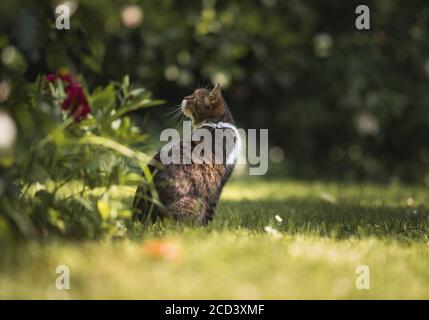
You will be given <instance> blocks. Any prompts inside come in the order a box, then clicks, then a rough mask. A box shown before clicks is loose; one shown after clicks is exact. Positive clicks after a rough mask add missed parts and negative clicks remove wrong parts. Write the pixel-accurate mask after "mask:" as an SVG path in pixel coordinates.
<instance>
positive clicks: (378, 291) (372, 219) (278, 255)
mask: <svg viewBox="0 0 429 320" xmlns="http://www.w3.org/2000/svg"><path fill="white" fill-rule="evenodd" d="M132 191H133V190H130V189H123V190H122V191H121V190H118V197H121V199H123V201H124V207H127V206H128V204H130V203H131V201H132ZM428 200H429V194H428V192H427V190H426V189H424V188H423V187H422V188H418V187H408V186H401V185H390V186H376V185H368V184H350V185H347V184H336V183H309V182H307V183H306V182H296V181H287V180H285V181H263V180H254V181H252V180H246V181H242V182H240V181H234V182H232V183H230V184H229V185H228V186H227V188H226V189H225V191H224V194H223V197H222V201H221V203H220V205H219V208H218V215H217V217H216V220H215V222H214V224H213V225H211V226H210V227H193V226H177V225H164V226H161V225H158V226H155V227H147V226H143V227H142V226H139V225H135V226H134V227H133V228H130V230H129V231H128V235H127V236H126V237H125V238H124V239H120V240H112V239H106V240H102V241H99V242H81V243H50V244H47V245H43V246H41V245H38V244H30V245H27V246H25V247H20V248H19V249H14V250H13V252H9V253H7V254H3V256H2V258H0V259H1V261H2V264H1V269H0V298H71V299H73V298H142V299H157V298H184V299H188V298H202V299H208V298H226V299H229V298H232V299H240V298H242V299H246V298H251V299H258V298H262V299H269V298H273V299H284V298H293V299H295V298H298V299H300V298H314V299H320V298H328V299H331V298H341V299H347V298H364V299H367V298H429V241H428V227H429V211H428V207H427V204H428ZM276 216H277V217H276ZM267 227H269V228H267ZM60 264H61V265H67V266H69V268H70V272H71V283H70V284H71V288H70V289H69V290H64V291H60V290H57V289H56V287H55V279H56V277H57V276H58V275H57V274H56V273H55V269H56V266H57V265H60ZM359 265H367V266H368V267H369V269H370V289H369V290H358V289H357V288H356V286H355V280H356V276H357V275H356V274H355V271H356V268H357V267H358V266H359Z"/></svg>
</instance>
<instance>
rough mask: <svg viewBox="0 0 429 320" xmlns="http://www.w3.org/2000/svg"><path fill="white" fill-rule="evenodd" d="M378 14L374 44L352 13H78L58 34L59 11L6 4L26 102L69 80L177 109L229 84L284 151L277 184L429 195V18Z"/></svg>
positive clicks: (7, 29) (386, 7) (274, 1)
mask: <svg viewBox="0 0 429 320" xmlns="http://www.w3.org/2000/svg"><path fill="white" fill-rule="evenodd" d="M364 2H365V4H367V5H368V6H369V7H370V10H371V30H369V31H357V30H356V28H355V18H356V16H357V15H356V14H355V8H356V6H357V5H358V4H363V3H362V2H361V1H340V0H324V1H310V0H289V1H279V0H259V1H225V0H219V1H216V0H203V1H197V0H193V1H186V2H184V1H173V0H156V1H155V0H153V1H111V2H106V1H102V0H80V1H78V0H71V1H69V2H68V3H70V4H72V7H73V8H74V9H73V10H72V11H74V12H73V15H72V17H71V29H70V30H56V29H55V14H54V11H55V6H56V5H57V4H58V2H56V1H23V0H13V1H12V0H3V1H2V2H1V3H0V50H1V54H2V63H1V64H0V72H1V77H2V79H3V80H7V81H9V83H10V84H11V87H12V90H16V89H19V86H20V83H23V82H26V81H28V80H34V79H35V78H36V77H37V75H38V74H40V73H47V72H53V71H56V70H58V69H60V68H68V69H69V70H72V71H74V72H75V73H79V74H82V75H84V78H85V79H86V81H87V83H88V86H89V87H90V88H94V87H95V86H98V85H106V84H107V83H108V82H109V81H110V80H111V79H113V80H119V79H121V78H122V77H123V75H124V74H130V76H131V78H132V79H135V80H136V81H137V84H141V85H143V86H144V87H147V88H148V89H150V90H152V91H153V92H154V95H155V96H159V97H162V98H165V99H166V100H167V102H168V104H169V105H174V104H177V103H178V102H179V101H180V100H181V98H182V97H183V96H184V95H187V94H189V93H190V91H191V90H193V89H194V88H195V87H197V86H200V85H201V86H205V85H208V84H210V83H214V82H218V81H219V82H220V83H221V84H222V86H223V87H224V89H225V91H224V92H225V97H226V99H227V101H228V103H229V105H230V107H231V109H232V111H233V113H234V115H235V118H236V120H237V121H238V123H239V125H240V126H242V127H245V128H252V127H253V128H255V127H256V128H269V129H270V143H271V145H272V146H278V147H280V148H281V149H282V150H283V151H284V154H285V159H284V160H283V161H282V163H281V165H280V167H281V168H280V170H278V171H273V173H274V174H275V175H279V174H283V173H286V174H288V175H289V176H296V177H310V178H315V177H331V178H332V177H334V178H335V177H340V178H341V179H356V178H371V179H374V180H378V181H388V180H390V179H400V180H403V181H420V182H423V181H425V182H426V183H429V170H428V169H429V142H428V138H427V132H428V129H429V112H428V110H429V109H428V108H429V105H428V104H429V90H428V88H429V55H428V52H429V51H428V49H429V43H428V41H427V39H428V36H429V30H428V28H429V25H428V21H429V6H428V4H427V1H423V0H413V1H409V2H407V3H406V4H405V3H404V2H403V1H399V0H377V1H364ZM160 113H162V112H160V111H159V109H158V110H157V111H156V112H151V120H152V121H150V125H151V126H153V127H154V128H157V127H159V126H162V125H163V124H164V120H165V118H162V117H160V116H159V114H160ZM141 114H144V113H141ZM278 150H279V149H277V151H278ZM280 160H281V157H280V159H279V161H280Z"/></svg>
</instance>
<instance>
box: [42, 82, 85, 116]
mask: <svg viewBox="0 0 429 320" xmlns="http://www.w3.org/2000/svg"><path fill="white" fill-rule="evenodd" d="M57 79H60V80H61V81H63V82H65V84H66V87H65V91H66V94H67V97H66V99H65V100H64V101H63V102H62V104H61V108H62V109H63V110H64V111H69V115H70V116H72V117H73V119H75V120H76V121H81V120H83V119H86V118H87V116H88V114H90V113H91V109H90V108H89V103H88V100H87V99H86V97H85V94H84V92H83V88H82V85H81V84H80V83H79V82H75V81H73V77H72V76H71V75H70V74H62V75H56V74H49V75H47V76H46V80H47V81H49V82H53V81H56V80H57Z"/></svg>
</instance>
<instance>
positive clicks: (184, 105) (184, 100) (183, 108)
mask: <svg viewBox="0 0 429 320" xmlns="http://www.w3.org/2000/svg"><path fill="white" fill-rule="evenodd" d="M187 103H188V100H186V99H183V100H182V111H185V108H186V104H187Z"/></svg>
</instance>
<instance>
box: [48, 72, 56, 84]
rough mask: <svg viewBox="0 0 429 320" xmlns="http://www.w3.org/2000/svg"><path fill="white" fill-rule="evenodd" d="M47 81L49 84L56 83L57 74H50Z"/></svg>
mask: <svg viewBox="0 0 429 320" xmlns="http://www.w3.org/2000/svg"><path fill="white" fill-rule="evenodd" d="M46 80H48V82H54V81H55V80H57V75H56V74H52V73H51V74H48V75H47V76H46Z"/></svg>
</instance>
